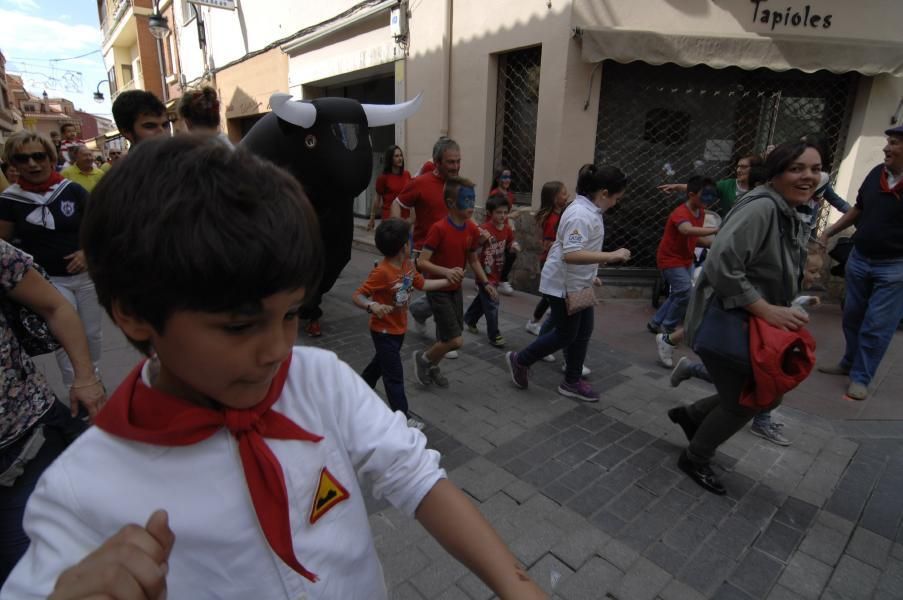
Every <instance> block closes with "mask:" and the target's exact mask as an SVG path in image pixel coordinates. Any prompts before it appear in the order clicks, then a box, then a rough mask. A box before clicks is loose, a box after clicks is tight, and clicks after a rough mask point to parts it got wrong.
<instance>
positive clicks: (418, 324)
mask: <svg viewBox="0 0 903 600" xmlns="http://www.w3.org/2000/svg"><path fill="white" fill-rule="evenodd" d="M430 318H432V317H428V318H427V319H426V321H429V320H430ZM411 320H412V321H414V331H416V332H417V333H418V334H420V335H426V321H418V320H417V319H416V318H414V317H411Z"/></svg>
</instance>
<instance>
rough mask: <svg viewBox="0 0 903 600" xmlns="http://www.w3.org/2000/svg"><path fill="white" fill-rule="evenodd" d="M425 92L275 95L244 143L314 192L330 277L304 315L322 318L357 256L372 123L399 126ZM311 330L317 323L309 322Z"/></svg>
mask: <svg viewBox="0 0 903 600" xmlns="http://www.w3.org/2000/svg"><path fill="white" fill-rule="evenodd" d="M420 102H421V97H420V96H419V95H418V96H417V97H416V98H414V99H413V100H410V101H408V102H405V103H403V104H394V105H377V104H361V103H360V102H358V101H356V100H352V99H350V98H316V99H314V100H310V101H306V100H295V99H293V98H292V96H291V95H289V94H273V95H272V96H271V97H270V107H271V108H272V109H273V111H272V112H271V113H269V114H268V115H266V116H265V117H263V118H262V119H261V120H260V121H258V122H257V123H256V124H255V125H254V127H252V128H251V131H249V132H248V134H247V135H246V136H245V137H244V139H242V141H241V145H242V146H243V147H245V148H247V149H248V150H250V151H251V152H253V153H254V154H256V155H258V156H261V157H263V158H266V159H267V160H270V161H272V162H273V163H275V164H277V165H279V166H280V167H283V168H284V169H286V170H287V171H289V172H290V173H291V174H292V175H294V176H295V178H297V179H298V181H300V182H301V185H302V186H304V191H305V192H306V193H307V197H308V198H310V201H311V203H312V204H313V207H314V209H315V210H316V212H317V217H319V220H320V235H321V237H322V239H323V248H324V249H325V257H324V266H323V279H322V280H321V282H320V286H319V288H318V289H317V290H316V291H315V293H311V294H309V295H308V298H307V300H306V301H305V306H304V307H303V309H302V311H301V317H302V318H304V319H310V320H311V321H316V320H318V319H319V318H320V316H321V315H322V314H323V311H322V310H320V301H321V299H322V296H323V294H325V293H326V292H328V291H329V290H330V289H331V288H332V285H333V284H334V283H335V281H336V279H338V277H339V274H340V273H341V272H342V269H344V268H345V265H346V264H348V261H349V260H351V241H352V234H353V231H354V217H353V212H352V203H353V202H354V198H355V196H357V195H358V194H360V193H361V192H362V191H364V190H365V189H366V188H367V185H368V184H369V183H370V176H371V172H372V169H373V148H372V147H371V144H370V131H369V128H370V127H380V126H382V125H392V124H393V123H397V122H399V121H403V120H405V119H407V118H408V117H410V116H411V115H413V114H414V113H415V112H417V109H418V108H419V107H420ZM309 331H310V329H309Z"/></svg>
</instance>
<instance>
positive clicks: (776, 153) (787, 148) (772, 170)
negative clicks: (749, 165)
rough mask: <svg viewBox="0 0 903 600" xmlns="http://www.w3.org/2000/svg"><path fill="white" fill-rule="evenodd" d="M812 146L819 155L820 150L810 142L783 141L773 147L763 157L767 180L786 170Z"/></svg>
mask: <svg viewBox="0 0 903 600" xmlns="http://www.w3.org/2000/svg"><path fill="white" fill-rule="evenodd" d="M809 148H812V149H814V150H815V151H816V152H818V155H819V157H820V156H821V150H820V149H819V147H818V146H817V145H816V144H813V143H812V142H804V141H800V142H785V143H783V144H780V145H778V146H776V147H775V149H774V150H772V151H771V152H770V153H769V154H768V158H766V159H765V170H766V171H767V177H768V179H769V180H772V179H774V178H775V177H777V176H778V175H780V174H781V173H783V172H784V171H786V170H787V169H788V168H789V167H790V165H791V164H793V161H795V160H796V159H798V158H799V157H800V156H802V154H803V152H805V151H806V150H807V149H809Z"/></svg>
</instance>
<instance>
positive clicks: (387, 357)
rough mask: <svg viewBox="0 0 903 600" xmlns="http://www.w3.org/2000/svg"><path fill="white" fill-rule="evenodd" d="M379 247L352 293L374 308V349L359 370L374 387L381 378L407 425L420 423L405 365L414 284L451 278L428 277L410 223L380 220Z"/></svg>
mask: <svg viewBox="0 0 903 600" xmlns="http://www.w3.org/2000/svg"><path fill="white" fill-rule="evenodd" d="M374 237H375V241H376V249H377V250H379V251H380V252H381V253H382V255H383V256H384V257H385V258H384V259H383V260H382V262H380V263H379V264H378V265H376V266H375V267H374V268H373V270H372V271H371V272H370V275H369V276H368V277H367V281H365V282H364V283H363V284H362V285H361V286H360V287H359V288H358V289H357V290H355V292H354V294H353V295H352V296H351V299H352V300H353V301H354V303H355V304H357V305H358V306H360V307H361V308H363V309H365V310H366V311H367V312H368V313H370V315H371V316H370V335H371V336H372V337H373V346H374V347H375V348H376V354H375V355H374V356H373V360H371V361H370V364H368V365H367V367H366V368H365V369H364V371H363V372H362V373H361V377H363V379H364V381H366V382H367V384H368V385H369V386H370V387H371V388H372V387H376V382H377V381H379V378H380V377H382V379H383V386H384V387H385V389H386V399H387V400H388V401H389V406H390V407H391V408H392V410H394V411H401V412H402V413H404V415H405V417H407V418H408V426H409V427H414V428H416V429H422V428H423V423H421V422H420V421H418V420H416V419H413V418H411V416H410V414H409V413H408V399H407V396H405V393H404V369H403V368H402V366H401V346H402V344H403V343H404V334H405V331H407V329H408V304H409V303H410V300H411V293H412V290H414V289H418V290H424V291H432V290H439V289H442V288H443V287H446V286H448V285H450V284H451V283H450V282H449V280H448V279H430V280H429V281H426V280H424V278H423V275H421V274H420V273H418V272H417V271H416V269H415V268H414V263H413V261H411V260H410V259H409V258H408V256H409V255H410V253H411V244H410V238H411V224H410V223H408V222H407V221H405V220H403V219H398V218H390V219H386V220H385V221H383V222H382V223H380V224H379V227H377V228H376V233H375V234H374Z"/></svg>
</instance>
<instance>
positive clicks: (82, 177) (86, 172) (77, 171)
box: [60, 146, 104, 193]
mask: <svg viewBox="0 0 903 600" xmlns="http://www.w3.org/2000/svg"><path fill="white" fill-rule="evenodd" d="M72 153H73V154H74V155H75V163H74V164H72V165H70V166H68V167H66V168H65V169H63V170H62V172H61V173H60V174H61V175H62V176H63V177H65V178H66V179H68V180H69V181H74V182H75V183H77V184H79V185H80V186H82V187H83V188H85V189H86V190H88V193H91V192H92V191H93V190H94V186H95V185H97V182H98V181H100V178H101V177H103V175H104V172H103V171H101V170H100V169H98V168H97V167H96V166H95V165H94V152H92V151H91V150H90V149H88V147H87V146H76V147H75V150H73V151H72Z"/></svg>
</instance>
